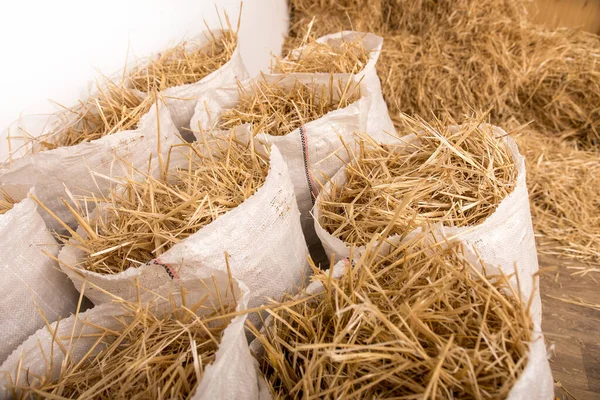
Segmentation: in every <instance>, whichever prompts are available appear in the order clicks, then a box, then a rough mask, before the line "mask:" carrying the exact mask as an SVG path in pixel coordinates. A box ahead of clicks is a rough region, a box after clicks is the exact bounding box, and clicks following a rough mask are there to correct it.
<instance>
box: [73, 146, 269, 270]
mask: <svg viewBox="0 0 600 400" xmlns="http://www.w3.org/2000/svg"><path fill="white" fill-rule="evenodd" d="M207 143H208V142H206V141H205V143H200V142H198V143H197V144H189V145H187V144H186V145H183V146H179V149H181V148H183V149H185V150H184V154H186V152H187V155H186V157H187V159H188V164H187V165H183V166H180V167H178V168H169V165H168V164H167V166H166V168H165V171H164V174H163V177H161V178H155V177H153V176H151V175H149V174H146V175H145V177H144V178H145V179H142V180H137V179H133V178H130V179H126V180H124V181H123V182H122V183H121V184H120V186H117V187H116V188H115V189H114V190H113V191H112V193H111V194H110V195H109V196H107V198H104V199H101V201H98V200H97V199H85V202H86V203H87V204H94V205H97V206H98V207H99V209H101V210H102V211H101V212H98V213H95V214H91V215H88V213H87V212H86V211H85V210H86V209H87V208H88V207H87V206H82V207H80V209H77V210H75V209H73V208H72V207H71V211H72V213H73V215H74V216H75V218H76V219H77V221H78V222H79V224H80V226H81V228H83V230H84V232H85V235H80V234H78V233H75V232H72V231H71V233H72V235H73V238H72V239H71V241H70V242H68V244H67V245H68V246H76V247H77V248H80V249H82V250H84V251H85V253H86V257H85V260H84V261H83V262H82V265H79V267H81V268H84V269H87V270H90V271H94V272H98V273H103V274H117V273H120V272H122V271H124V270H125V269H127V268H129V267H131V266H134V267H135V266H139V265H141V264H145V263H146V262H148V261H150V260H152V259H154V258H158V257H159V256H160V255H161V254H163V253H164V252H166V251H167V250H169V248H171V247H172V246H173V245H175V244H177V243H179V242H181V241H182V240H184V239H186V238H187V237H189V236H190V235H192V234H194V233H195V232H197V231H198V230H199V229H201V228H202V227H204V226H206V225H208V224H210V223H211V222H212V221H214V220H216V219H217V218H219V216H221V215H223V214H225V213H226V212H228V211H229V210H231V209H233V208H235V207H237V206H238V205H240V204H241V203H242V202H243V201H244V200H246V199H247V198H249V197H250V196H252V195H253V194H254V192H255V191H256V190H257V189H258V188H259V187H260V186H262V184H263V183H264V181H265V178H266V176H267V173H268V168H269V164H268V160H267V159H266V158H265V157H263V156H261V155H259V154H257V153H256V152H255V150H254V147H253V145H252V144H251V143H250V144H242V143H240V142H238V141H236V140H235V139H234V138H233V136H231V137H229V138H227V139H222V140H220V141H218V140H215V141H214V142H211V143H210V145H211V146H216V147H217V148H218V150H217V151H216V152H215V154H207V153H206V152H202V148H203V146H204V145H208V144H207Z"/></svg>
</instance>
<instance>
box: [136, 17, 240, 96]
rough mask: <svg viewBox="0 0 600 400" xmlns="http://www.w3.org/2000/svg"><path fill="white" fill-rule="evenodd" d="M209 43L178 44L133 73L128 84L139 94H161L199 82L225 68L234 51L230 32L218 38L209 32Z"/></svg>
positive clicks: (234, 35) (234, 45) (223, 33)
mask: <svg viewBox="0 0 600 400" xmlns="http://www.w3.org/2000/svg"><path fill="white" fill-rule="evenodd" d="M208 34H209V35H210V40H209V42H208V43H206V44H204V45H203V46H199V47H197V48H195V49H193V50H190V48H193V47H194V46H197V44H195V42H194V41H190V42H186V41H184V42H181V43H179V44H177V45H176V46H173V47H171V48H169V49H167V50H166V51H164V52H162V53H160V55H159V56H158V57H157V58H156V59H154V60H151V61H149V62H148V63H147V65H144V66H141V67H139V68H138V69H136V70H134V71H133V72H132V73H131V74H130V75H129V77H128V78H127V81H128V82H129V83H130V84H131V86H132V87H133V88H135V89H137V90H140V91H142V92H152V91H155V90H156V91H161V90H165V89H168V88H170V87H174V86H181V85H187V84H190V83H195V82H198V81H200V80H201V79H202V78H204V77H205V76H207V75H209V74H210V73H212V72H214V71H216V70H217V69H219V68H221V67H222V66H223V65H225V64H226V63H227V62H228V61H229V60H230V59H231V56H232V55H233V52H234V51H235V49H236V47H237V34H236V33H235V32H233V31H231V30H226V31H224V32H222V34H221V35H220V36H218V37H217V36H215V34H213V33H212V31H210V29H209V30H208Z"/></svg>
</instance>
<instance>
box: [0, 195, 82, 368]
mask: <svg viewBox="0 0 600 400" xmlns="http://www.w3.org/2000/svg"><path fill="white" fill-rule="evenodd" d="M0 187H1V188H2V189H3V190H5V191H6V192H8V193H9V194H10V195H11V196H12V197H13V198H15V200H17V199H22V200H21V201H19V203H17V204H15V205H14V206H13V208H12V209H11V210H9V211H8V212H6V213H5V214H3V215H0V252H2V259H1V260H0V267H1V269H2V279H1V280H0V293H2V302H0V320H1V321H2V323H1V324H0V325H1V326H0V361H3V360H4V359H5V358H6V357H7V356H8V355H9V354H10V353H11V352H12V351H13V350H14V349H15V348H16V347H17V346H18V345H19V344H20V343H21V342H22V341H23V340H25V339H26V338H27V337H28V336H29V335H31V334H33V333H34V332H35V331H36V330H38V329H40V328H41V327H43V326H44V319H43V318H42V315H41V314H40V312H42V313H43V314H44V316H45V317H46V318H47V319H48V320H50V321H53V320H55V319H57V318H58V317H59V316H62V317H68V316H69V315H71V313H72V312H74V311H75V309H76V307H77V300H78V297H79V294H78V293H77V291H76V290H75V288H74V287H73V284H72V283H71V281H70V280H69V278H67V276H66V275H65V274H64V273H62V272H61V271H60V270H59V268H58V263H57V262H56V261H54V260H53V259H52V258H50V256H49V255H51V256H54V257H56V255H57V254H58V250H59V245H58V243H56V240H54V237H53V236H52V234H51V233H50V232H49V231H48V229H47V228H46V224H45V222H44V220H43V219H42V217H41V216H40V215H39V214H38V211H37V207H36V203H35V202H34V201H33V200H31V199H30V198H29V197H28V194H29V193H33V190H32V191H29V189H28V188H26V187H20V186H19V187H15V186H0ZM44 252H46V253H47V254H49V255H46V254H44ZM38 307H39V310H38Z"/></svg>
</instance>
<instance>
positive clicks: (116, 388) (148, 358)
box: [12, 288, 235, 399]
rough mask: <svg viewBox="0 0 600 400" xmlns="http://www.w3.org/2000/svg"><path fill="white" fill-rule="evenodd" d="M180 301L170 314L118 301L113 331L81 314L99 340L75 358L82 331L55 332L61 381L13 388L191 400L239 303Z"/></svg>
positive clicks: (50, 394)
mask: <svg viewBox="0 0 600 400" xmlns="http://www.w3.org/2000/svg"><path fill="white" fill-rule="evenodd" d="M217 290H219V288H217ZM217 297H218V299H219V300H220V299H221V297H220V296H217ZM181 300H182V301H183V302H182V304H181V305H177V304H176V303H175V302H174V301H173V300H172V299H171V304H170V307H169V310H168V311H167V312H166V313H165V312H164V307H157V306H156V305H155V304H154V303H153V302H149V303H146V304H142V303H141V302H126V301H122V300H120V299H119V300H118V304H119V307H120V310H121V312H120V313H119V314H120V315H119V316H118V317H114V321H117V322H118V324H119V325H118V326H117V327H111V329H109V328H106V327H104V326H101V325H98V324H95V323H91V322H88V321H87V320H86V319H83V318H82V319H79V321H80V322H81V323H82V326H83V327H85V328H84V329H86V330H87V331H88V333H86V337H87V338H88V339H89V338H90V337H96V338H97V339H96V340H95V342H94V343H93V345H92V346H91V347H90V349H89V351H88V352H87V353H86V355H85V356H84V357H83V359H81V360H75V359H73V358H72V357H73V354H71V352H70V347H69V346H67V344H71V343H77V341H78V339H79V337H80V335H82V334H83V331H81V333H78V332H76V331H75V329H74V330H73V333H72V336H71V337H55V335H53V336H54V339H53V340H54V341H55V342H56V343H57V344H58V345H59V347H60V348H61V349H65V351H66V353H65V360H64V362H63V363H62V364H61V368H60V374H59V376H58V377H57V379H52V378H49V377H45V376H41V377H34V376H30V377H29V378H30V379H29V380H27V381H25V382H24V383H23V384H21V385H18V386H13V387H12V390H14V393H13V395H14V397H15V398H21V399H25V398H51V399H63V398H82V399H83V398H85V399H90V398H94V399H187V398H190V397H191V396H192V395H193V394H194V392H195V390H196V387H197V386H198V384H199V382H200V381H201V380H202V376H203V373H204V370H205V368H206V366H207V365H210V364H211V363H212V362H213V361H214V358H215V353H216V352H217V349H218V347H219V343H220V341H221V335H222V333H223V331H224V329H225V328H226V327H227V325H228V323H229V321H230V320H231V318H232V317H233V313H234V312H235V304H223V303H221V302H220V301H219V302H212V301H208V299H207V298H206V297H205V298H203V299H201V300H200V301H199V302H197V303H195V304H186V302H185V296H184V295H183V293H182V296H181ZM115 304H116V303H115ZM197 313H198V314H200V316H199V315H197ZM48 327H49V325H48ZM90 331H91V332H92V333H90ZM46 356H50V355H49V354H47V355H46ZM49 371H52V368H51V366H50V368H49ZM32 378H33V379H32ZM32 381H33V382H35V383H33V384H32V383H30V382H32Z"/></svg>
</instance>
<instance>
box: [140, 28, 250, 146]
mask: <svg viewBox="0 0 600 400" xmlns="http://www.w3.org/2000/svg"><path fill="white" fill-rule="evenodd" d="M224 32H226V31H224V30H221V29H217V30H214V31H211V32H208V31H206V32H203V33H202V34H200V35H198V36H197V37H196V38H194V39H192V40H191V41H190V43H191V44H192V45H190V46H188V47H187V48H186V50H189V51H193V50H196V49H199V48H202V47H204V46H205V45H207V44H208V43H210V41H212V40H213V39H217V40H218V39H219V38H220V37H221V36H222V35H223V33H224ZM211 33H212V34H211ZM247 78H248V71H247V70H246V66H245V65H244V62H243V60H242V56H241V54H240V50H239V45H238V46H236V48H235V50H234V51H233V54H232V55H231V58H230V59H229V61H227V62H226V63H225V64H223V66H221V68H219V69H218V70H216V71H213V72H211V73H210V74H208V75H206V76H205V77H204V78H202V79H200V80H199V81H198V82H194V83H190V84H187V85H181V86H174V87H170V88H168V89H165V90H163V91H161V92H160V94H161V95H162V96H163V98H164V100H165V102H166V104H167V106H168V107H169V111H170V112H171V117H172V119H173V123H174V124H175V126H177V128H178V129H179V131H180V133H181V135H182V136H183V137H184V138H186V139H193V135H192V134H191V132H190V131H189V129H188V128H189V127H190V119H191V118H192V115H193V114H194V108H195V107H196V102H197V101H198V97H200V96H201V95H202V94H203V93H204V92H207V91H210V90H212V89H215V88H219V87H222V86H226V85H229V84H232V83H235V82H236V80H244V79H247ZM139 94H140V96H145V94H144V93H142V92H139Z"/></svg>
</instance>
